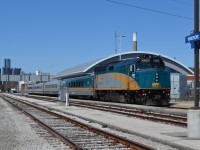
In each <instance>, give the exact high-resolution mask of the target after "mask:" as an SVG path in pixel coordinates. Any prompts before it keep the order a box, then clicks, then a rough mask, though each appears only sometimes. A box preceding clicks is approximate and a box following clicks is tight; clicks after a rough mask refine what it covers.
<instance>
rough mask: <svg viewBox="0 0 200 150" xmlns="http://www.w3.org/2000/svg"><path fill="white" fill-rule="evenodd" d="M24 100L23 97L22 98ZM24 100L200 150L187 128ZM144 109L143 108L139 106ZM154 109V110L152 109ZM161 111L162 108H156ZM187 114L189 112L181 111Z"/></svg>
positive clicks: (182, 147)
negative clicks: (189, 135) (189, 136)
mask: <svg viewBox="0 0 200 150" xmlns="http://www.w3.org/2000/svg"><path fill="white" fill-rule="evenodd" d="M21 98H22V97H21ZM23 99H24V100H26V101H30V102H34V103H35V104H39V105H42V106H44V107H47V108H50V109H54V110H58V111H60V112H65V113H68V114H73V115H76V116H80V117H82V118H87V119H90V120H91V121H93V122H98V123H101V124H106V125H107V126H108V127H113V128H115V129H118V130H122V131H124V132H126V131H127V132H129V133H133V134H136V135H140V136H143V137H146V138H150V139H152V140H156V141H159V142H161V143H165V144H166V145H171V146H174V147H176V148H178V149H181V150H182V149H185V150H188V149H196V150H200V139H191V138H188V137H187V128H183V127H176V126H172V125H166V124H161V123H156V122H151V121H147V120H141V119H137V118H130V117H126V116H123V115H117V114H114V113H108V112H103V111H98V110H92V109H88V108H79V107H74V106H69V107H66V106H65V103H54V102H46V101H41V100H35V99H32V98H26V97H23ZM138 107H142V106H138ZM152 109H153V108H152ZM155 109H160V110H162V108H155ZM180 111H181V112H182V113H184V114H186V113H187V110H180Z"/></svg>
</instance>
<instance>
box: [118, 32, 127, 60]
mask: <svg viewBox="0 0 200 150" xmlns="http://www.w3.org/2000/svg"><path fill="white" fill-rule="evenodd" d="M123 37H126V36H125V35H119V53H120V54H119V60H120V61H121V59H122V58H121V53H122V38H123Z"/></svg>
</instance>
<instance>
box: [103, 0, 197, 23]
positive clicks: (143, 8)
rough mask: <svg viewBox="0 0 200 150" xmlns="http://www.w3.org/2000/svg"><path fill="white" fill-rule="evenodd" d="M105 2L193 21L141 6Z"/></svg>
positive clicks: (112, 0) (112, 1) (110, 0)
mask: <svg viewBox="0 0 200 150" xmlns="http://www.w3.org/2000/svg"><path fill="white" fill-rule="evenodd" d="M105 1H107V2H110V3H115V4H119V5H123V6H128V7H133V8H137V9H142V10H145V11H151V12H154V13H159V14H164V15H168V16H173V17H178V18H182V19H187V20H194V19H193V18H189V17H185V16H180V15H176V14H171V13H168V12H163V11H158V10H154V9H150V8H145V7H141V6H137V5H132V4H127V3H122V2H117V1H114V0H105Z"/></svg>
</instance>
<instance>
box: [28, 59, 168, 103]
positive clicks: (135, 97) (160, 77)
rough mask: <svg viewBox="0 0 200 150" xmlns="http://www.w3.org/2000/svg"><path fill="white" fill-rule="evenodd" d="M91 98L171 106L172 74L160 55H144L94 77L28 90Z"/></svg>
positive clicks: (104, 68)
mask: <svg viewBox="0 0 200 150" xmlns="http://www.w3.org/2000/svg"><path fill="white" fill-rule="evenodd" d="M61 89H66V90H67V91H68V93H69V96H73V97H87V98H89V97H90V98H91V97H92V98H94V99H98V100H102V101H116V102H125V103H136V104H143V105H169V101H170V71H169V70H166V69H165V64H164V62H163V60H162V59H161V58H160V57H159V56H156V55H142V56H140V57H135V58H132V59H128V60H121V61H117V62H113V63H109V64H104V65H100V66H97V67H96V68H95V70H94V74H91V75H85V76H81V77H73V78H67V79H65V80H62V81H54V82H47V83H44V84H36V85H31V86H29V87H28V93H33V94H36V93H38V94H50V95H52V94H58V93H59V90H61Z"/></svg>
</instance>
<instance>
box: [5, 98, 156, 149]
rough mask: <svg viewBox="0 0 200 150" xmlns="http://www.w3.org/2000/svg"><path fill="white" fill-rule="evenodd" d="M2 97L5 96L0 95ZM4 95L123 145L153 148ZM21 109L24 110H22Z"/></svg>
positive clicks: (135, 147)
mask: <svg viewBox="0 0 200 150" xmlns="http://www.w3.org/2000/svg"><path fill="white" fill-rule="evenodd" d="M2 97H3V98H5V96H2ZM6 97H9V98H10V99H13V100H15V101H19V102H21V103H23V104H25V105H28V106H30V107H33V108H36V109H38V110H41V111H44V112H46V113H48V114H51V115H54V116H56V117H59V118H61V119H63V120H66V121H68V122H71V123H73V124H75V125H77V126H79V127H81V128H84V129H87V130H90V131H92V132H95V133H97V134H99V135H103V136H104V137H107V138H109V139H112V140H114V141H116V142H117V143H121V144H123V145H126V146H127V147H129V148H132V149H137V150H152V149H153V148H151V147H148V146H145V145H143V144H141V143H138V142H134V141H131V140H128V139H125V138H122V137H120V136H117V135H114V134H112V133H109V132H106V131H102V130H100V129H97V128H94V127H92V126H89V125H86V124H83V123H80V122H78V121H76V120H73V119H70V118H66V117H64V116H62V115H60V114H57V113H54V112H51V111H48V110H46V109H44V108H41V107H38V106H35V105H33V104H30V103H27V102H24V101H21V100H20V99H18V98H13V97H10V96H6ZM5 99H6V98H5ZM23 111H24V110H23ZM26 113H27V112H26ZM33 117H34V116H33ZM35 119H36V118H35ZM35 119H34V120H35ZM39 123H40V124H43V123H42V122H41V121H39ZM44 127H45V128H46V127H47V128H49V130H52V128H51V127H48V125H44ZM53 132H55V133H53V134H54V135H55V136H59V134H60V133H56V131H53ZM57 134H58V135H57ZM59 138H60V137H59ZM61 140H62V141H65V140H68V139H66V138H65V137H64V136H62V135H61ZM68 144H69V146H70V147H72V148H73V149H81V148H80V147H77V146H76V145H74V143H73V142H71V141H69V142H67V145H68Z"/></svg>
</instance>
